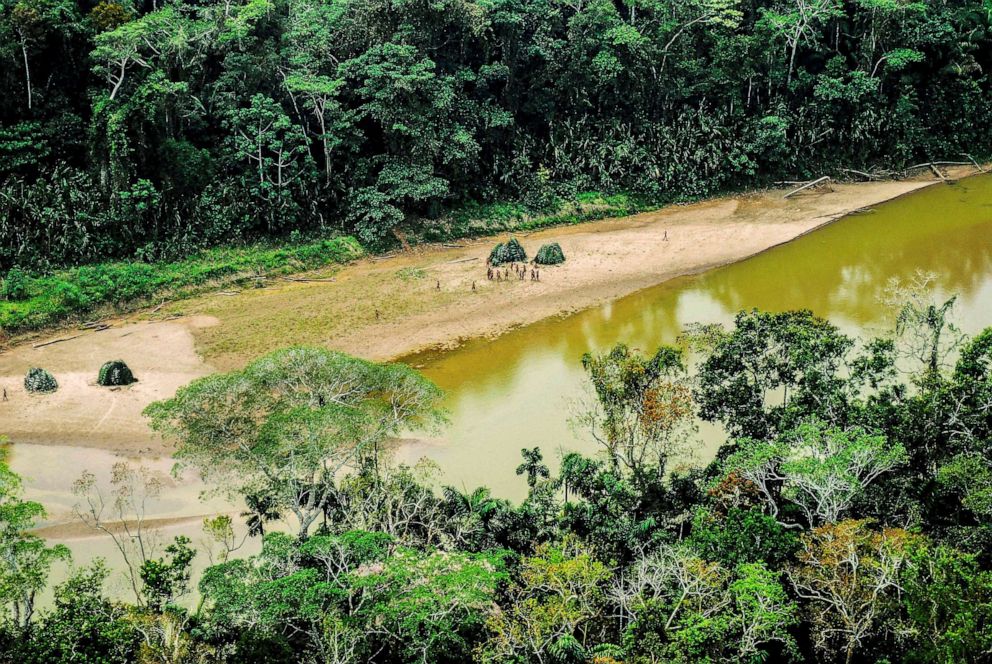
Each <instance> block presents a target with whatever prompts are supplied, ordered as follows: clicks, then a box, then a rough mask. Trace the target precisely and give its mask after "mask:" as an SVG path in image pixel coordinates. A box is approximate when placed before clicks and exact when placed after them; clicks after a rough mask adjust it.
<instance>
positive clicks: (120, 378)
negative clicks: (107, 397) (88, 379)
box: [96, 360, 138, 387]
mask: <svg viewBox="0 0 992 664" xmlns="http://www.w3.org/2000/svg"><path fill="white" fill-rule="evenodd" d="M137 380H138V379H137V378H135V377H134V374H133V373H132V372H131V368H130V367H129V366H127V364H125V362H124V360H111V361H110V362H104V363H103V366H102V367H100V372H99V373H98V374H97V376H96V384H97V385H103V386H105V387H111V386H118V385H130V384H131V383H133V382H135V381H137Z"/></svg>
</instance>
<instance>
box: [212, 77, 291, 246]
mask: <svg viewBox="0 0 992 664" xmlns="http://www.w3.org/2000/svg"><path fill="white" fill-rule="evenodd" d="M229 124H230V127H231V129H232V136H231V141H230V145H231V151H232V153H233V156H234V159H235V160H236V161H242V162H245V163H247V164H248V165H249V166H250V167H251V170H252V171H254V175H252V176H246V182H247V183H248V187H249V191H251V193H252V195H253V196H254V197H255V198H256V200H258V201H259V203H261V205H262V214H263V215H264V218H265V219H266V222H267V224H268V229H269V231H272V230H274V229H276V228H277V225H278V224H277V222H278V220H279V219H281V218H282V217H284V216H285V215H287V212H289V213H291V214H290V216H292V209H293V208H294V207H295V205H296V201H295V199H294V197H293V191H294V189H295V187H296V185H297V184H298V183H299V181H300V180H301V179H302V178H303V177H304V176H305V173H306V166H307V163H308V160H309V152H308V151H307V147H306V140H305V138H304V137H303V135H302V134H301V132H300V128H299V126H297V125H296V124H294V123H293V121H292V120H290V118H289V116H288V115H287V114H286V113H285V112H284V111H283V109H282V107H280V105H279V104H278V103H277V102H275V101H274V100H273V99H271V98H269V97H266V96H265V95H261V94H257V95H254V96H253V97H252V98H251V101H250V103H249V105H248V106H247V107H246V108H237V109H234V110H233V111H232V112H231V114H230V118H229Z"/></svg>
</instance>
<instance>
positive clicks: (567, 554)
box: [480, 540, 610, 664]
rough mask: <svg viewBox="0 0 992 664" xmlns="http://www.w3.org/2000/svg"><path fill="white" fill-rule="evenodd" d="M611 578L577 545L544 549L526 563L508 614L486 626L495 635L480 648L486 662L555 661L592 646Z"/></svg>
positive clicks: (504, 612) (495, 615)
mask: <svg viewBox="0 0 992 664" xmlns="http://www.w3.org/2000/svg"><path fill="white" fill-rule="evenodd" d="M609 576H610V573H609V570H608V569H607V567H606V566H605V565H603V564H602V563H601V562H599V561H597V560H596V559H595V558H594V557H593V556H592V554H591V552H590V551H589V550H588V549H587V548H585V547H583V546H582V545H581V544H579V543H578V542H577V541H574V540H572V541H564V542H561V543H557V544H544V545H541V546H540V547H538V548H537V550H536V551H535V553H534V555H533V556H530V557H528V558H525V559H524V560H523V561H522V564H521V570H520V574H519V578H518V580H517V582H516V583H515V584H514V585H513V586H512V587H511V588H510V590H509V593H510V600H509V602H508V603H507V605H506V608H505V609H501V610H499V611H494V612H492V613H491V614H490V616H489V619H488V621H487V628H488V630H489V633H490V634H491V636H490V638H489V640H488V641H486V642H485V644H483V645H482V646H481V647H480V655H481V659H482V661H485V662H504V661H512V660H515V659H528V658H533V660H534V661H536V662H539V663H541V664H543V663H544V662H551V661H554V658H553V655H552V654H551V653H552V651H554V650H556V649H564V648H569V649H572V648H573V646H572V644H575V643H576V642H577V644H578V645H579V646H580V649H581V648H582V647H583V646H582V644H585V643H586V642H587V640H586V636H587V630H588V629H589V628H590V627H591V623H592V621H593V620H594V619H595V618H596V616H597V615H598V613H599V611H600V605H601V603H602V601H603V599H604V584H605V582H606V580H607V579H608V578H609Z"/></svg>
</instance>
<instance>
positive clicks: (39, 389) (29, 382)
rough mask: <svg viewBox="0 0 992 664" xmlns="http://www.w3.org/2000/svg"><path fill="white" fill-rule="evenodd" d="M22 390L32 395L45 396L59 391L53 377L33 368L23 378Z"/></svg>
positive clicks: (42, 370)
mask: <svg viewBox="0 0 992 664" xmlns="http://www.w3.org/2000/svg"><path fill="white" fill-rule="evenodd" d="M24 389H26V390H27V391H28V392H31V393H33V394H46V393H49V392H54V391H55V390H57V389H59V384H58V382H56V380H55V376H53V375H52V374H50V373H48V372H47V371H45V370H44V369H40V368H38V367H33V368H31V369H28V373H27V375H26V376H24Z"/></svg>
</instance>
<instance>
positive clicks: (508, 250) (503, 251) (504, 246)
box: [489, 237, 527, 265]
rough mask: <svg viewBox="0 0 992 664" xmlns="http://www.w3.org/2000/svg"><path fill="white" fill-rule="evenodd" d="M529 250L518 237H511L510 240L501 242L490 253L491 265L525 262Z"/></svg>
mask: <svg viewBox="0 0 992 664" xmlns="http://www.w3.org/2000/svg"><path fill="white" fill-rule="evenodd" d="M526 261H527V252H526V251H524V248H523V247H522V246H520V243H519V242H518V241H517V238H515V237H511V238H510V240H509V242H506V243H503V242H501V243H499V244H497V245H496V246H495V247H493V250H492V251H491V252H490V253H489V264H490V265H502V264H504V263H525V262H526Z"/></svg>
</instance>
